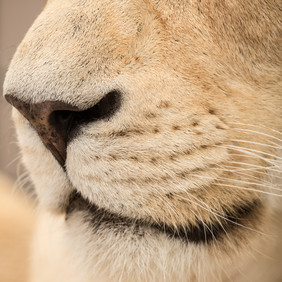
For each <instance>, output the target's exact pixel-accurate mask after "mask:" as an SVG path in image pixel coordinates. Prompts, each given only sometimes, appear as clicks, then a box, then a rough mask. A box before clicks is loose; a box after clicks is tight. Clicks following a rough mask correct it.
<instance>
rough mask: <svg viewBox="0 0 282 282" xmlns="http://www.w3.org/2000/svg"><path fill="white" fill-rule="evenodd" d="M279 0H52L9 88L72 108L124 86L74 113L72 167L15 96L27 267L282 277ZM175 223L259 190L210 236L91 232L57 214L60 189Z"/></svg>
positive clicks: (188, 277) (94, 277)
mask: <svg viewBox="0 0 282 282" xmlns="http://www.w3.org/2000/svg"><path fill="white" fill-rule="evenodd" d="M278 6H279V5H278V2H276V1H259V0H255V1H243V0H242V1H236V2H234V1H205V0H202V1H194V0H193V1H187V0H185V1H184V0H183V1H182V0H180V1H172V0H167V1H165V0H160V1H156V0H151V1H147V0H145V1H143V0H142V1H141V0H138V1H131V0H111V1H110V0H103V1H102V0H95V1H93V0H51V1H48V2H47V4H46V7H45V9H44V11H43V12H42V13H41V15H40V16H39V17H38V18H37V20H36V21H35V23H34V24H33V26H32V27H31V29H30V30H29V32H28V33H27V35H26V37H25V39H24V40H23V42H22V43H21V45H20V46H19V48H18V50H17V52H16V54H15V56H14V58H13V60H12V62H11V65H10V68H9V71H8V73H7V77H6V80H5V84H4V89H5V94H13V95H14V96H16V97H17V98H19V99H21V100H23V101H25V102H29V103H39V102H42V101H46V100H52V101H54V100H59V101H63V102H67V103H70V104H72V105H75V106H77V107H79V108H80V109H81V110H84V109H87V108H89V107H91V106H93V105H95V104H96V103H97V102H98V101H99V100H100V99H101V98H102V97H103V96H104V95H105V94H107V93H108V92H110V91H112V90H119V91H120V92H121V93H122V105H121V108H120V110H119V111H118V112H117V113H116V114H115V116H114V117H113V118H111V119H110V120H109V121H99V122H96V123H90V124H87V125H84V126H83V127H82V128H81V129H80V130H79V133H78V134H77V136H76V137H75V138H74V140H72V141H71V142H70V144H69V145H68V148H67V161H66V171H64V170H63V169H62V168H61V167H60V165H59V164H58V162H57V161H56V160H55V159H54V157H53V156H52V154H51V153H50V152H49V151H48V150H47V149H46V148H45V147H44V145H43V144H42V142H41V140H40V138H39V137H38V135H37V133H36V132H35V130H34V129H33V128H32V127H31V126H30V125H29V123H28V121H27V120H25V119H24V118H23V117H22V116H21V115H20V114H19V113H18V112H17V111H14V119H15V123H16V127H17V131H18V138H19V142H20V145H21V149H22V153H23V161H24V163H25V165H26V167H27V168H28V170H29V171H30V175H31V178H32V180H33V182H34V184H35V189H36V193H37V195H38V199H39V206H40V210H41V215H40V219H39V221H38V227H37V231H36V234H35V240H34V248H33V258H34V259H33V261H34V263H33V268H32V274H33V276H32V277H33V278H32V281H33V282H39V281H40V282H44V281H70V282H74V281H85V282H88V281H193V282H194V281H238V282H239V281H261V282H264V281H273V282H274V281H281V279H282V272H281V267H280V264H281V259H282V251H281V239H280V237H281V235H282V232H281V200H280V199H281V189H282V188H281V177H282V176H281V163H282V162H281V143H282V142H281V139H282V134H281V127H282V95H281V88H280V87H281V85H279V82H280V78H279V74H280V57H279V51H280V49H279V42H278V41H279V32H280V31H281V30H280V28H281V27H280V26H279V16H278V15H279V7H278ZM75 189H76V190H78V191H79V192H80V193H81V194H82V195H83V197H84V198H87V199H88V200H89V201H90V202H92V203H95V204H96V205H97V206H99V207H101V208H104V209H106V210H108V211H110V212H112V213H115V214H118V215H120V216H124V217H125V216H126V217H130V218H135V219H137V218H139V219H142V220H146V221H147V222H164V223H166V224H167V225H169V226H176V227H179V226H183V225H184V224H187V222H188V223H191V224H194V223H196V222H197V220H203V221H204V222H214V221H217V220H220V217H219V215H220V214H222V213H223V212H224V210H225V209H228V210H229V209H230V210H232V209H234V207H235V206H238V205H243V204H246V203H250V202H252V201H255V200H259V201H260V202H261V203H262V206H261V208H260V210H259V211H257V212H256V214H254V215H253V217H252V218H251V220H250V222H249V225H248V226H243V227H242V226H237V227H236V228H235V230H233V231H232V232H227V234H226V235H225V237H224V239H222V240H220V241H214V242H212V243H211V244H195V243H192V242H189V243H183V242H182V241H181V240H177V239H172V238H168V237H167V236H166V235H164V234H162V233H158V235H157V234H155V233H154V232H151V230H150V229H149V227H148V230H147V229H146V228H144V229H145V230H144V236H142V237H138V236H137V237H136V236H135V235H132V234H131V230H126V231H124V232H123V233H115V232H113V230H111V229H107V228H105V229H103V228H101V229H100V230H98V231H97V232H93V231H92V229H91V224H90V223H89V221H87V218H88V216H89V215H88V214H87V213H86V212H76V213H75V214H74V215H73V216H71V218H70V219H69V220H68V221H65V218H64V211H65V207H66V205H67V203H68V197H69V195H70V194H71V193H72V192H73V191H74V190H75Z"/></svg>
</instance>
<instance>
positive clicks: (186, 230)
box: [66, 192, 262, 244]
mask: <svg viewBox="0 0 282 282" xmlns="http://www.w3.org/2000/svg"><path fill="white" fill-rule="evenodd" d="M261 206H262V203H261V201H260V200H254V201H252V202H249V203H245V204H244V205H242V206H238V207H233V209H232V211H226V212H225V213H224V214H223V216H222V217H220V218H217V220H215V221H214V222H213V223H206V222H201V221H198V222H197V223H196V224H193V225H192V224H190V223H187V225H186V226H181V227H179V228H175V227H173V226H169V225H167V224H166V223H163V222H158V223H157V222H156V223H150V222H148V221H146V220H141V219H135V218H130V217H126V216H123V215H118V214H115V213H112V212H110V211H108V210H106V209H104V208H100V207H98V206H97V205H95V204H93V203H90V202H89V201H88V200H87V199H85V198H83V197H82V195H81V194H80V193H78V192H74V193H73V194H72V195H71V197H70V202H69V205H68V207H67V209H66V221H68V220H69V219H70V218H71V216H72V215H73V214H74V213H75V212H77V211H84V212H87V214H88V215H89V216H87V221H89V222H90V224H91V228H92V230H93V231H94V232H95V231H98V230H99V229H100V228H109V229H112V230H114V231H115V232H124V231H125V230H129V229H130V230H131V231H132V232H133V234H134V235H136V234H138V235H139V236H140V235H142V236H143V235H144V233H145V231H146V230H148V229H149V230H150V231H153V232H154V233H155V234H165V235H166V236H167V237H169V238H171V239H177V240H181V241H182V242H185V243H195V244H210V243H212V242H214V241H220V240H222V239H224V238H225V237H226V236H227V234H230V233H231V232H232V231H233V230H235V229H240V228H241V229H242V228H244V227H246V228H253V227H254V222H255V220H254V217H255V215H256V216H257V215H258V214H259V213H260V212H259V210H260V209H261Z"/></svg>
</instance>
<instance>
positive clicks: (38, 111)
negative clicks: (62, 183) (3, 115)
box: [5, 91, 121, 167]
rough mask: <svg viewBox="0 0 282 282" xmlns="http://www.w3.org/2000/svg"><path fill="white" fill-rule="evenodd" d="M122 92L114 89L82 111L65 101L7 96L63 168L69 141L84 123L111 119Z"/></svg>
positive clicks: (118, 104)
mask: <svg viewBox="0 0 282 282" xmlns="http://www.w3.org/2000/svg"><path fill="white" fill-rule="evenodd" d="M120 96H121V95H120V92H118V91H111V92H109V93H108V94H107V95H105V96H104V97H103V98H102V99H101V100H100V101H99V102H98V103H96V104H95V105H94V106H92V107H91V108H88V109H86V110H81V109H79V107H77V106H73V105H71V104H68V103H64V102H61V101H45V102H40V103H34V104H32V103H31V104H30V103H26V102H24V101H22V100H20V99H18V98H16V96H14V95H13V94H9V95H5V98H6V100H7V101H8V102H9V103H10V104H11V105H12V106H14V107H15V108H16V109H17V110H18V111H19V112H20V113H21V114H22V115H23V116H24V117H25V118H26V119H27V120H28V121H29V122H30V124H31V125H32V126H33V127H34V128H35V130H36V131H37V133H38V135H39V137H40V138H41V140H42V142H43V143H44V145H45V146H46V147H47V149H48V150H50V152H51V153H52V154H53V156H54V157H55V158H56V159H57V161H58V162H59V163H60V165H61V166H62V167H64V165H65V161H66V157H67V143H68V141H70V138H71V137H72V136H74V130H75V129H77V128H78V127H79V126H80V125H82V124H86V123H89V122H94V121H98V120H101V119H109V118H110V117H111V116H112V115H113V114H114V113H115V112H116V111H117V110H118V109H119V107H120V100H121V99H120Z"/></svg>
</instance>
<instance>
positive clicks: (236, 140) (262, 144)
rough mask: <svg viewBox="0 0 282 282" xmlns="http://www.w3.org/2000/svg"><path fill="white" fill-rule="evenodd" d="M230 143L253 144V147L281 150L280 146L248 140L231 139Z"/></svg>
mask: <svg viewBox="0 0 282 282" xmlns="http://www.w3.org/2000/svg"><path fill="white" fill-rule="evenodd" d="M230 141H234V142H242V143H249V144H255V145H260V146H265V147H270V148H274V149H282V146H279V145H278V146H273V145H269V144H264V143H260V142H254V141H249V140H242V139H231V140H230Z"/></svg>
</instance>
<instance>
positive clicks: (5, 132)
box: [0, 0, 46, 178]
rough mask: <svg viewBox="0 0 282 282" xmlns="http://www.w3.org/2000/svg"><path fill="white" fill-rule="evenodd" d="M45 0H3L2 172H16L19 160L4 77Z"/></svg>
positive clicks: (0, 10)
mask: <svg viewBox="0 0 282 282" xmlns="http://www.w3.org/2000/svg"><path fill="white" fill-rule="evenodd" d="M45 2H46V0H0V93H1V95H0V174H1V172H2V173H4V174H6V175H7V176H9V177H12V178H15V177H16V176H17V168H18V166H19V165H18V164H19V158H18V155H19V154H18V148H17V145H16V135H15V132H14V129H13V123H12V122H11V117H10V116H11V114H10V112H11V107H10V106H9V105H8V104H7V103H6V101H5V100H4V99H3V96H2V93H3V88H2V86H3V81H4V77H5V72H6V70H7V68H8V65H9V62H10V60H11V58H12V56H13V54H14V52H15V50H16V48H17V45H18V44H19V43H20V42H21V40H22V39H23V37H24V34H25V33H26V31H27V30H28V28H29V26H30V25H31V24H32V22H33V21H34V19H35V17H36V16H37V15H38V14H39V13H40V11H41V10H42V8H43V6H44V4H45Z"/></svg>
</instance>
